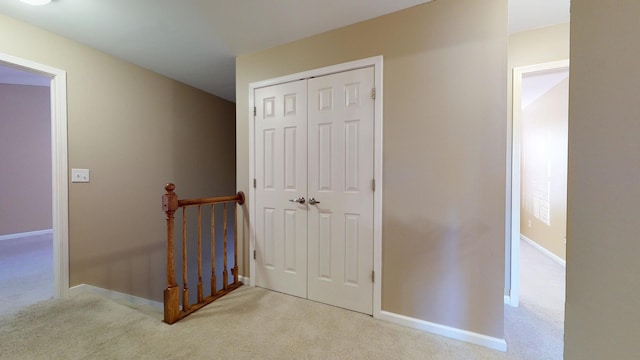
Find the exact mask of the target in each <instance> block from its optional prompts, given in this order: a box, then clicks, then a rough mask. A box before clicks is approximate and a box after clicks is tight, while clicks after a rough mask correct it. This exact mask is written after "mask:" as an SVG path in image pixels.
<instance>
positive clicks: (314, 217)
mask: <svg viewBox="0 0 640 360" xmlns="http://www.w3.org/2000/svg"><path fill="white" fill-rule="evenodd" d="M373 86H374V73H373V68H364V69H358V70H353V71H348V72H344V73H337V74H333V75H328V76H322V77H317V78H313V79H310V80H309V83H308V91H309V110H308V113H309V125H308V126H309V129H308V131H309V136H308V149H309V157H308V158H309V162H308V167H309V173H308V181H309V187H308V194H309V195H308V196H309V198H315V199H316V200H317V201H319V202H320V203H318V204H316V205H311V204H310V205H309V223H308V226H309V231H308V236H309V239H308V246H309V256H308V261H309V265H308V271H309V275H308V277H309V280H308V285H307V287H308V297H309V299H312V300H316V301H320V302H323V303H326V304H330V305H335V306H339V307H343V308H347V309H350V310H354V311H359V312H363V313H367V314H372V312H373V283H372V278H371V276H372V270H373V189H372V187H371V181H372V179H373V150H374V144H373V139H374V116H373V115H374V114H373V109H374V103H373V99H371V89H373Z"/></svg>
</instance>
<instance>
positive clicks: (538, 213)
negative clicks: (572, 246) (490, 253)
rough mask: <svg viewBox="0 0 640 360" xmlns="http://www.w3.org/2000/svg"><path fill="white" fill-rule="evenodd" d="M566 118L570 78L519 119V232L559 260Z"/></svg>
mask: <svg viewBox="0 0 640 360" xmlns="http://www.w3.org/2000/svg"><path fill="white" fill-rule="evenodd" d="M534 76H535V75H534ZM568 119H569V79H568V78H566V79H565V80H563V81H562V82H560V83H559V84H557V85H556V86H554V87H553V88H552V89H550V90H549V91H548V92H547V93H545V94H544V95H542V96H541V97H540V98H538V99H537V100H536V101H535V102H533V103H531V104H529V105H528V106H527V107H525V108H524V109H523V110H522V116H521V120H522V143H521V149H522V150H521V151H522V163H521V167H522V176H521V178H520V181H521V183H522V196H521V210H520V220H521V222H520V233H521V234H522V235H524V236H526V237H527V238H529V239H531V240H533V241H535V242H536V243H537V244H539V245H541V246H542V247H544V248H545V249H547V250H549V251H551V252H552V253H554V254H555V255H557V256H558V257H560V258H561V259H566V256H565V237H566V236H567V126H568ZM536 203H537V204H536ZM545 209H548V211H546V210H545ZM545 213H546V214H548V215H549V216H548V217H547V216H546V215H545Z"/></svg>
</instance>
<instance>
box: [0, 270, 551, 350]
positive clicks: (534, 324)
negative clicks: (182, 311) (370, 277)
mask: <svg viewBox="0 0 640 360" xmlns="http://www.w3.org/2000/svg"><path fill="white" fill-rule="evenodd" d="M523 276H525V275H523ZM523 286H524V284H523ZM525 298H526V296H525ZM554 316H555V317H556V318H554ZM557 316H558V314H557V312H555V310H553V309H551V310H550V309H549V308H547V307H545V306H543V305H540V304H527V303H526V302H524V303H523V306H521V308H519V309H512V308H509V307H507V308H506V309H505V333H506V339H507V343H508V346H509V350H508V352H507V353H501V352H498V351H494V350H489V349H486V348H483V347H480V346H476V345H471V344H467V343H463V342H460V341H455V340H451V339H447V338H443V337H440V336H436V335H431V334H428V333H424V332H421V331H417V330H413V329H410V328H406V327H402V326H398V325H394V324H391V323H387V322H383V321H378V320H375V319H373V318H371V317H370V316H366V315H362V314H358V313H354V312H350V311H346V310H342V309H339V308H335V307H331V306H327V305H323V304H319V303H315V302H312V301H307V300H303V299H299V298H295V297H292V296H287V295H283V294H279V293H275V292H271V291H267V290H264V289H260V288H250V287H242V288H240V289H238V290H236V291H235V292H233V293H231V294H230V295H228V296H226V297H224V298H222V299H220V300H218V301H216V302H214V303H213V304H211V305H209V306H207V307H206V308H204V309H202V310H200V311H199V312H197V313H195V314H193V315H191V316H189V317H188V318H186V319H184V320H182V321H181V322H179V323H177V324H175V325H172V326H169V325H166V324H164V323H162V322H161V321H160V319H161V317H162V314H161V312H160V311H159V310H157V309H153V308H144V309H141V308H137V309H134V308H131V307H128V306H126V305H124V304H121V303H117V302H114V301H111V300H108V299H105V298H103V297H100V296H97V295H93V294H80V295H77V296H75V297H72V298H69V299H61V300H50V301H45V302H41V303H37V304H35V305H31V306H30V307H27V308H26V309H24V310H22V311H21V312H18V313H15V314H12V315H7V316H4V317H0V359H12V360H13V359H368V360H371V359H531V360H534V359H535V360H538V359H561V358H562V329H561V325H562V318H557ZM547 317H551V318H547ZM554 329H555V330H554ZM558 330H559V332H558ZM554 331H555V332H554Z"/></svg>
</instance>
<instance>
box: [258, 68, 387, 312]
mask: <svg viewBox="0 0 640 360" xmlns="http://www.w3.org/2000/svg"><path fill="white" fill-rule="evenodd" d="M382 63H383V57H382V56H381V55H380V56H374V57H370V58H366V59H361V60H356V61H351V62H346V63H342V64H337V65H332V66H327V67H323V68H319V69H314V70H309V71H304V72H300V73H296V74H291V75H285V76H281V77H277V78H273V79H268V80H263V81H257V82H252V83H250V84H249V119H248V120H249V184H248V185H249V199H255V195H256V189H255V188H254V187H253V179H254V178H255V176H256V174H255V157H256V153H255V134H254V132H255V123H254V120H255V119H254V116H253V107H254V106H255V101H254V90H255V89H258V88H262V87H267V86H272V85H278V84H282V83H286V82H291V81H296V80H301V79H308V78H311V77H318V76H324V75H330V74H335V73H339V72H345V71H349V70H355V69H360V68H364V67H371V66H372V67H373V72H374V84H375V88H376V101H375V102H374V140H373V143H374V149H373V152H374V153H373V159H374V160H373V176H374V179H375V191H374V193H373V270H374V272H375V281H374V283H373V317H374V318H379V317H380V316H381V313H382V189H383V183H382V181H383V179H382V103H383V100H382V99H383V97H382V96H383V94H382V93H383V87H382ZM249 215H250V218H253V219H255V216H256V208H255V201H249ZM255 240H256V238H255V227H254V224H253V222H252V221H251V220H249V277H250V285H251V286H255V279H256V273H255V271H256V264H255V260H254V259H253V255H252V254H253V251H254V250H255Z"/></svg>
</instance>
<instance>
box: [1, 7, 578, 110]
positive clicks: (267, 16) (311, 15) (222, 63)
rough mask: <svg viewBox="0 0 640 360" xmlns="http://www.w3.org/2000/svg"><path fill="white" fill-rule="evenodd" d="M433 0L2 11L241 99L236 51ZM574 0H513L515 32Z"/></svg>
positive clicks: (551, 19)
mask: <svg viewBox="0 0 640 360" xmlns="http://www.w3.org/2000/svg"><path fill="white" fill-rule="evenodd" d="M429 1H430V0H393V1H391V0H213V1H212V0H180V1H176V0H53V2H52V3H51V4H49V5H46V6H39V7H34V6H29V5H26V4H24V3H22V2H20V1H18V0H2V1H0V13H3V14H5V15H8V16H11V17H14V18H17V19H19V20H22V21H25V22H28V23H31V24H33V25H36V26H38V27H41V28H44V29H46V30H49V31H51V32H53V33H57V34H60V35H62V36H64V37H67V38H70V39H72V40H75V41H78V42H80V43H83V44H87V45H89V46H91V47H94V48H96V49H99V50H101V51H103V52H106V53H108V54H111V55H113V56H116V57H118V58H121V59H124V60H126V61H129V62H132V63H134V64H137V65H140V66H142V67H145V68H147V69H150V70H152V71H155V72H158V73H160V74H163V75H165V76H168V77H170V78H173V79H176V80H178V81H182V82H184V83H186V84H189V85H191V86H194V87H196V88H199V89H201V90H204V91H207V92H209V93H212V94H215V95H218V96H220V97H223V98H225V99H228V100H231V101H234V100H235V56H236V55H239V54H243V53H251V52H255V51H259V50H262V49H266V48H270V47H273V46H277V45H280V44H284V43H288V42H291V41H294V40H297V39H302V38H305V37H308V36H311V35H314V34H318V33H321V32H325V31H328V30H331V29H335V28H339V27H342V26H346V25H349V24H353V23H356V22H360V21H363V20H367V19H371V18H374V17H377V16H381V15H384V14H388V13H391V12H394V11H398V10H401V9H405V8H408V7H412V6H415V5H419V4H422V3H426V2H429ZM441 1H456V0H441ZM564 3H566V10H567V11H565V6H564V5H560V4H564ZM568 3H569V0H510V10H509V14H510V15H509V16H510V19H511V24H510V32H515V31H521V30H524V29H526V28H534V27H540V26H544V25H549V24H554V23H559V22H562V21H568ZM565 12H567V14H564V13H565ZM516 23H517V24H516Z"/></svg>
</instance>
